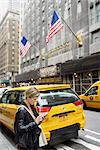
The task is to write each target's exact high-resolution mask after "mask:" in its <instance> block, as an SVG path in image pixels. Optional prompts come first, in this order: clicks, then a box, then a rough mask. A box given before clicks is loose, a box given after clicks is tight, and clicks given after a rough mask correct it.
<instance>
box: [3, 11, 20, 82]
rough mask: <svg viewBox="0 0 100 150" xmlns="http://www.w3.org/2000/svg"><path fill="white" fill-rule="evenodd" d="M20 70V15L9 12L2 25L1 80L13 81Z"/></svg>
mask: <svg viewBox="0 0 100 150" xmlns="http://www.w3.org/2000/svg"><path fill="white" fill-rule="evenodd" d="M18 70H19V13H15V12H12V11H8V12H7V13H6V14H5V17H4V18H3V20H2V21H1V23H0V80H12V82H14V80H15V75H16V74H18Z"/></svg>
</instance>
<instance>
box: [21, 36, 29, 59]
mask: <svg viewBox="0 0 100 150" xmlns="http://www.w3.org/2000/svg"><path fill="white" fill-rule="evenodd" d="M30 47H31V44H30V43H29V42H28V40H27V39H26V38H25V37H24V36H23V37H22V39H21V44H20V55H21V57H22V58H23V57H24V56H25V55H26V54H27V52H28V50H29V49H30Z"/></svg>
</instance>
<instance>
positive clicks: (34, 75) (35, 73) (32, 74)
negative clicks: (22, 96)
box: [15, 70, 40, 82]
mask: <svg viewBox="0 0 100 150" xmlns="http://www.w3.org/2000/svg"><path fill="white" fill-rule="evenodd" d="M39 77H40V73H39V70H32V71H29V72H25V73H22V74H19V75H17V76H15V81H16V82H27V81H29V80H31V79H33V80H36V79H38V78H39Z"/></svg>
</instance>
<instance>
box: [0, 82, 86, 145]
mask: <svg viewBox="0 0 100 150" xmlns="http://www.w3.org/2000/svg"><path fill="white" fill-rule="evenodd" d="M29 87H30V86H27V87H18V88H12V89H9V90H7V91H6V92H5V93H4V94H3V96H2V98H1V103H0V122H1V123H2V124H4V125H5V126H6V127H8V128H9V129H10V130H12V131H13V132H14V119H15V113H16V110H17V108H18V106H19V104H21V103H22V101H23V99H24V92H25V90H26V89H28V88H29ZM34 87H36V88H37V89H38V90H39V91H40V97H39V99H38V104H37V108H38V112H39V113H47V115H46V117H45V119H44V121H43V122H42V124H41V126H42V128H43V131H44V133H45V135H46V138H47V141H48V142H49V143H50V144H52V143H53V144H54V143H59V142H62V141H65V140H67V139H68V140H69V139H70V138H76V137H77V136H78V131H79V130H80V129H82V128H84V126H85V114H84V112H83V103H82V100H80V99H79V97H78V95H77V94H76V93H75V92H74V91H73V90H72V89H71V88H70V85H68V84H53V85H35V86H34Z"/></svg>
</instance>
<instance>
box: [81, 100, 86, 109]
mask: <svg viewBox="0 0 100 150" xmlns="http://www.w3.org/2000/svg"><path fill="white" fill-rule="evenodd" d="M82 101H83V109H87V106H86V103H85V101H84V100H82Z"/></svg>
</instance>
